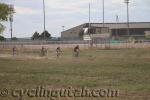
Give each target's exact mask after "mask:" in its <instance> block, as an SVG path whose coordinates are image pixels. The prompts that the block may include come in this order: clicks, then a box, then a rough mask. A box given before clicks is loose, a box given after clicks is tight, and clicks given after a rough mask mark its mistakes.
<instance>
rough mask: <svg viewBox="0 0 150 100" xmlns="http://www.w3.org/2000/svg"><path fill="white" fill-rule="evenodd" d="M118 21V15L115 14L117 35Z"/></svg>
mask: <svg viewBox="0 0 150 100" xmlns="http://www.w3.org/2000/svg"><path fill="white" fill-rule="evenodd" d="M118 23H119V16H118V15H116V36H118V29H117V28H118Z"/></svg>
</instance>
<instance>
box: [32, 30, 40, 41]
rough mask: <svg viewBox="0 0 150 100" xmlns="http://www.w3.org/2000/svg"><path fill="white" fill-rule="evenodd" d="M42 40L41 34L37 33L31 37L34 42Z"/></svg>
mask: <svg viewBox="0 0 150 100" xmlns="http://www.w3.org/2000/svg"><path fill="white" fill-rule="evenodd" d="M39 38H40V34H39V33H38V32H35V33H34V34H33V36H32V37H31V39H32V40H36V39H39Z"/></svg>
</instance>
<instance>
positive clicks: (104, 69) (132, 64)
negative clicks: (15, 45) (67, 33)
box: [0, 49, 150, 100]
mask: <svg viewBox="0 0 150 100" xmlns="http://www.w3.org/2000/svg"><path fill="white" fill-rule="evenodd" d="M8 51H9V50H5V52H4V50H1V53H0V54H8ZM23 54H24V55H26V54H29V55H30V56H31V55H32V56H33V55H34V56H38V51H36V52H35V53H33V51H30V50H29V51H23ZM37 86H46V87H51V88H59V87H60V88H61V87H69V86H72V87H75V88H80V87H85V86H86V87H89V88H105V89H109V88H113V89H119V91H120V96H119V97H117V98H62V99H60V100H149V98H150V49H120V50H97V49H94V50H85V51H83V50H82V51H81V53H80V57H79V58H74V57H73V56H72V52H71V51H69V50H66V51H64V52H63V56H62V57H60V58H56V57H55V56H54V53H53V52H49V57H48V58H43V59H28V58H26V59H20V58H17V57H10V58H9V57H6V58H5V57H0V89H3V88H7V89H8V90H11V89H14V88H15V89H16V88H34V87H37ZM0 100H18V99H17V98H13V97H12V96H8V97H0ZM22 100H49V99H47V98H29V97H24V98H23V99H22Z"/></svg>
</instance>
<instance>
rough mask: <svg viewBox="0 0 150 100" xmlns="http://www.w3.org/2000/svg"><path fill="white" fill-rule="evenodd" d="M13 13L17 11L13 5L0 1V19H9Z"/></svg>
mask: <svg viewBox="0 0 150 100" xmlns="http://www.w3.org/2000/svg"><path fill="white" fill-rule="evenodd" d="M13 13H15V12H14V8H13V7H11V6H9V5H7V4H4V3H0V21H8V19H9V15H10V14H13Z"/></svg>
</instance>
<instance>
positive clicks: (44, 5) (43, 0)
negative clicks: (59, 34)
mask: <svg viewBox="0 0 150 100" xmlns="http://www.w3.org/2000/svg"><path fill="white" fill-rule="evenodd" d="M43 17H44V23H43V25H44V40H45V31H46V25H45V0H43Z"/></svg>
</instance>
